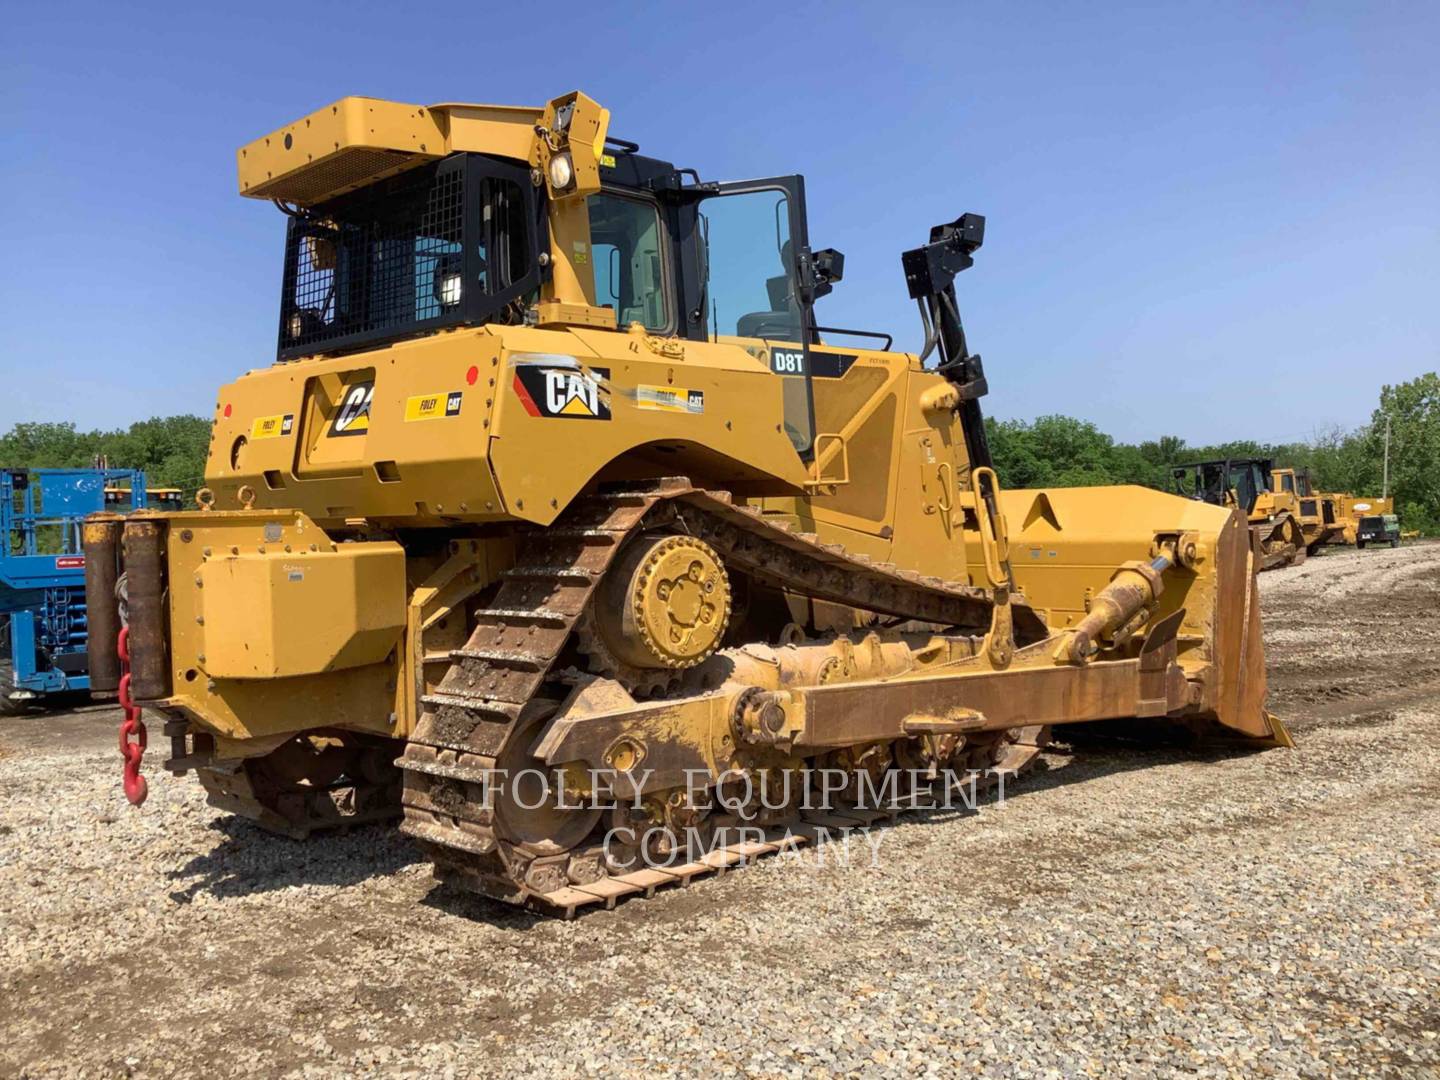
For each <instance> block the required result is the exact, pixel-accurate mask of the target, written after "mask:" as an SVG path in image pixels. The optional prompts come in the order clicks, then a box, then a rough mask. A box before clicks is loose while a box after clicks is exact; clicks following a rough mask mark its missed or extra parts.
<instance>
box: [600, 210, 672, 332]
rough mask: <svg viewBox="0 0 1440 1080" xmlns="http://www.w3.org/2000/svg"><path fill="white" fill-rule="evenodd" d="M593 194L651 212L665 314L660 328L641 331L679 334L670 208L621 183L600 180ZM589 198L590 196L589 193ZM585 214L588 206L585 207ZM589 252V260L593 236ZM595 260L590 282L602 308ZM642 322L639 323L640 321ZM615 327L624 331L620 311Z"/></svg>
mask: <svg viewBox="0 0 1440 1080" xmlns="http://www.w3.org/2000/svg"><path fill="white" fill-rule="evenodd" d="M596 194H597V195H609V196H612V197H614V198H617V199H624V200H626V201H627V202H634V203H640V204H642V205H644V206H647V207H649V208H650V209H651V210H653V211H655V222H656V226H657V228H658V230H659V235H660V285H661V292H662V299H663V301H664V304H663V307H664V310H665V315H666V323H665V325H664V326H663V327H648V326H647V327H646V328H645V332H646V333H649V334H658V335H664V336H670V335H675V334H679V333H680V332H681V328H682V327H683V326H684V323H685V314H684V311H683V310H682V305H681V303H680V300H681V293H682V288H681V284H680V276H679V272H680V265H679V261H678V259H677V256H676V249H677V248H678V246H679V245H678V244H676V242H675V235H676V222H675V215H674V213H673V210H672V208H670V207H668V206H665V205H663V204H662V203H661V202H660V200H659V199H657V198H656V197H655V196H654V194H652V193H651V192H649V191H645V190H642V189H640V188H636V187H629V186H627V185H624V184H616V183H602V184H601V185H600V190H599V191H598V192H596ZM592 197H593V196H592ZM587 213H588V207H587ZM590 252H591V256H592V259H593V257H594V252H595V237H594V236H591V237H590ZM596 265H597V263H596V262H592V264H591V283H592V284H593V286H594V288H595V304H596V306H597V307H603V306H604V304H603V303H601V297H600V282H599V279H598V278H597V277H595V266H596ZM642 325H643V324H642ZM615 326H616V328H617V329H619V330H624V329H625V325H624V324H622V323H621V322H620V312H619V311H616V312H615Z"/></svg>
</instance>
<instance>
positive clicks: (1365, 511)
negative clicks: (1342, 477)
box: [1329, 492, 1400, 548]
mask: <svg viewBox="0 0 1440 1080" xmlns="http://www.w3.org/2000/svg"><path fill="white" fill-rule="evenodd" d="M1334 499H1335V517H1336V520H1337V522H1338V524H1339V528H1338V529H1337V530H1336V531H1335V533H1334V534H1333V535H1332V536H1331V537H1330V540H1329V542H1330V543H1332V544H1348V545H1349V546H1350V547H1354V548H1363V547H1364V546H1365V545H1364V544H1362V543H1361V542H1360V539H1361V536H1360V533H1361V526H1362V525H1364V526H1365V532H1366V533H1367V534H1369V533H1374V532H1376V531H1377V530H1378V531H1380V532H1385V531H1387V530H1386V522H1385V519H1386V518H1395V524H1396V527H1397V528H1398V527H1399V520H1400V519H1399V518H1398V517H1396V516H1395V500H1394V499H1393V498H1389V497H1386V498H1383V499H1380V498H1375V497H1374V496H1368V495H1351V494H1349V493H1348V492H1347V493H1343V494H1338V495H1335V496H1334ZM1376 519H1379V520H1378V521H1377V520H1376ZM1367 542H1368V538H1367Z"/></svg>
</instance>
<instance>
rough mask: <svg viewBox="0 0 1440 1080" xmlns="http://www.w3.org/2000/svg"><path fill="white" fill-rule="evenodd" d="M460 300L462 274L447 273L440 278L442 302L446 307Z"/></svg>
mask: <svg viewBox="0 0 1440 1080" xmlns="http://www.w3.org/2000/svg"><path fill="white" fill-rule="evenodd" d="M459 302H460V275H459V274H446V275H445V276H444V277H442V278H441V279H440V303H441V304H442V305H444V306H445V307H449V306H450V305H451V304H458V303H459Z"/></svg>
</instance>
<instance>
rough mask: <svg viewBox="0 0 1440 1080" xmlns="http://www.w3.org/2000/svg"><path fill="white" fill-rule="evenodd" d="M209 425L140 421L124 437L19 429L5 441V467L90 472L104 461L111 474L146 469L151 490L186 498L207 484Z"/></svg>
mask: <svg viewBox="0 0 1440 1080" xmlns="http://www.w3.org/2000/svg"><path fill="white" fill-rule="evenodd" d="M209 448H210V422H209V421H208V420H205V419H202V418H201V417H198V416H163V417H154V418H152V419H150V420H141V421H139V422H137V423H134V424H131V425H130V427H129V428H127V429H126V430H124V431H77V430H76V429H75V425H74V424H69V423H62V424H50V423H47V424H38V423H23V424H16V425H15V426H14V427H13V428H11V429H10V430H9V431H8V432H6V433H5V434H4V435H0V467H7V468H30V469H76V468H88V467H90V466H91V465H93V464H94V462H95V459H96V458H97V457H102V456H103V457H104V458H105V459H106V462H107V464H109V465H110V467H111V468H116V469H143V470H144V472H145V479H146V482H147V483H148V484H149V485H150V486H151V487H178V488H183V489H184V490H185V492H186V493H187V494H189V493H190V492H193V491H194V490H195V489H196V488H198V487H200V486H201V484H202V483H203V482H204V479H203V478H204V474H205V456H206V454H207V453H208V451H209Z"/></svg>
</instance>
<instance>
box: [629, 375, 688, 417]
mask: <svg viewBox="0 0 1440 1080" xmlns="http://www.w3.org/2000/svg"><path fill="white" fill-rule="evenodd" d="M635 404H636V405H637V406H638V407H639V408H641V409H651V410H658V411H659V412H677V413H690V414H691V415H696V416H698V415H699V414H700V413H703V412H704V411H705V391H704V390H687V389H685V388H684V387H683V386H650V385H648V384H646V383H641V384H640V385H639V386H637V387H636V388H635Z"/></svg>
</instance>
